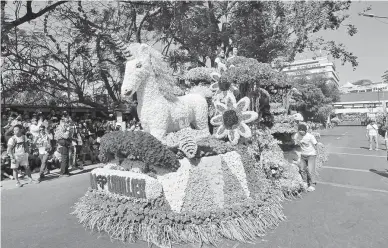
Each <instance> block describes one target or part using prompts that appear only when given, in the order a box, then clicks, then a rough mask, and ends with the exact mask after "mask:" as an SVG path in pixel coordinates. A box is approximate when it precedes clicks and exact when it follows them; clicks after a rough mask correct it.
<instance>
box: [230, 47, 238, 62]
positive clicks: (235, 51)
mask: <svg viewBox="0 0 388 248" xmlns="http://www.w3.org/2000/svg"><path fill="white" fill-rule="evenodd" d="M237 53H238V49H237V47H233V50H232V55H230V56H229V58H228V60H230V59H233V58H234V57H237V56H238V55H237Z"/></svg>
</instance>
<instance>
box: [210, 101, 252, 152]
mask: <svg viewBox="0 0 388 248" xmlns="http://www.w3.org/2000/svg"><path fill="white" fill-rule="evenodd" d="M249 104H250V100H249V98H248V97H244V98H242V99H241V100H240V101H238V102H237V103H236V99H235V98H234V96H228V97H227V98H226V104H223V103H221V102H216V103H215V107H216V111H217V112H218V113H219V114H218V115H216V116H214V117H213V118H212V119H211V120H210V123H211V124H213V125H215V126H219V127H218V129H217V131H216V133H215V137H217V138H219V139H222V138H224V137H226V136H228V138H229V140H230V142H231V143H232V144H234V145H236V144H237V143H238V141H239V139H240V136H243V137H245V138H250V137H251V136H252V132H251V130H250V128H249V127H248V125H247V124H246V123H249V122H252V121H254V120H256V119H257V117H258V114H257V113H256V112H254V111H246V110H247V109H248V107H249Z"/></svg>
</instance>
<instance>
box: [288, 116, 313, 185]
mask: <svg viewBox="0 0 388 248" xmlns="http://www.w3.org/2000/svg"><path fill="white" fill-rule="evenodd" d="M293 140H294V142H295V144H296V145H298V146H299V147H300V163H299V170H300V173H301V176H302V178H303V180H304V181H305V182H306V183H307V184H308V188H307V191H309V192H311V191H314V190H315V187H314V185H315V184H316V182H315V162H316V157H317V149H316V145H317V144H318V142H317V140H316V139H315V137H314V135H312V134H311V133H308V132H307V126H306V125H305V124H299V126H298V132H297V133H296V134H295V135H294V137H293ZM298 157H299V156H298Z"/></svg>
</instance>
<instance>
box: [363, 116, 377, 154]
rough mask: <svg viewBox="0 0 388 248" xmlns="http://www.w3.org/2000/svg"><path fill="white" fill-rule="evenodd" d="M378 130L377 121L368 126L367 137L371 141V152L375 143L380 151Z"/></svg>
mask: <svg viewBox="0 0 388 248" xmlns="http://www.w3.org/2000/svg"><path fill="white" fill-rule="evenodd" d="M378 129H379V127H378V126H377V124H376V121H375V120H372V121H371V122H370V123H369V124H368V126H366V137H367V138H368V139H369V151H372V150H373V149H372V148H373V143H375V149H376V151H377V150H378V149H379V141H378Z"/></svg>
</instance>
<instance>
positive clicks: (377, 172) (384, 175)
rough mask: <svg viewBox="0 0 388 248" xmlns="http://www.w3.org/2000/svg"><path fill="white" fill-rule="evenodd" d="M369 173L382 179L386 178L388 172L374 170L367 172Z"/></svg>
mask: <svg viewBox="0 0 388 248" xmlns="http://www.w3.org/2000/svg"><path fill="white" fill-rule="evenodd" d="M369 171H370V172H373V173H375V174H377V175H379V176H382V177H386V178H388V170H385V171H378V170H375V169H370V170H369Z"/></svg>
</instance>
